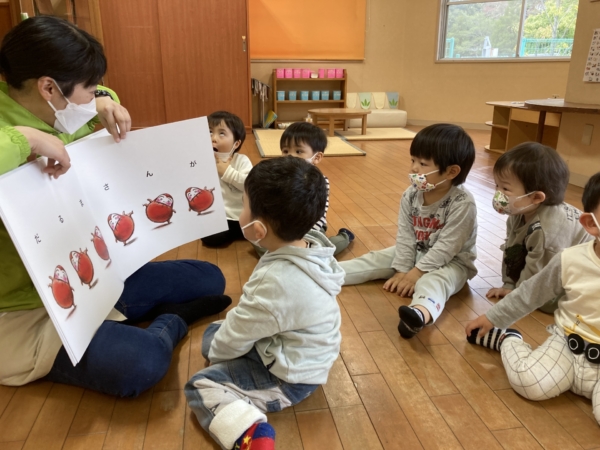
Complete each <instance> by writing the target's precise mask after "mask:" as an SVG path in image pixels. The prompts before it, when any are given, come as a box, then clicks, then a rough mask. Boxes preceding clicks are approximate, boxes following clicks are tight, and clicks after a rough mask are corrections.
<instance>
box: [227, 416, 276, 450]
mask: <svg viewBox="0 0 600 450" xmlns="http://www.w3.org/2000/svg"><path fill="white" fill-rule="evenodd" d="M274 449H275V430H274V429H273V427H272V426H271V425H269V424H268V423H267V422H261V423H255V424H254V425H252V426H251V427H250V428H248V429H247V430H246V432H245V433H244V434H242V436H241V437H240V438H239V439H238V440H237V441H235V445H234V446H233V450H274Z"/></svg>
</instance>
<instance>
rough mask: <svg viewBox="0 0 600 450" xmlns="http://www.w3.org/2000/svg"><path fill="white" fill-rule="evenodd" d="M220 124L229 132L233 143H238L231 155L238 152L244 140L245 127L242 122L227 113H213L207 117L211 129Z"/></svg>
mask: <svg viewBox="0 0 600 450" xmlns="http://www.w3.org/2000/svg"><path fill="white" fill-rule="evenodd" d="M221 122H223V123H224V124H225V126H226V127H227V128H229V130H231V133H232V134H233V139H234V142H235V141H240V146H239V147H238V148H236V149H235V152H233V153H237V152H239V151H240V149H241V148H242V144H243V143H244V141H245V140H246V127H245V126H244V122H242V119H240V118H239V117H238V116H236V115H235V114H233V113H230V112H228V111H215V112H214V113H212V114H211V115H210V116H208V125H209V126H211V127H218V126H219V125H221Z"/></svg>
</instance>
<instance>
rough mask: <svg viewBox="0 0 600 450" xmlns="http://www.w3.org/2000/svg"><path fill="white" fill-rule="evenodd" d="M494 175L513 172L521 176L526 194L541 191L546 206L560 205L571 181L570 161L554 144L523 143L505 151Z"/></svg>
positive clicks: (520, 179) (495, 168)
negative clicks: (558, 151)
mask: <svg viewBox="0 0 600 450" xmlns="http://www.w3.org/2000/svg"><path fill="white" fill-rule="evenodd" d="M494 174H495V175H500V176H502V175H503V174H512V175H514V176H515V177H517V178H518V179H519V181H520V182H521V183H522V184H523V187H524V188H525V193H526V194H529V193H531V192H535V191H541V192H543V193H544V194H545V195H546V199H545V200H544V202H543V203H542V204H543V205H548V206H553V205H560V204H561V203H562V202H563V201H564V199H565V191H566V190H567V185H568V184H569V168H568V167H567V163H566V162H565V161H564V159H562V158H561V157H560V155H559V154H558V153H557V152H556V150H554V149H553V148H551V147H548V146H546V145H542V144H540V143H537V142H524V143H522V144H519V145H517V146H516V147H513V148H512V149H510V150H509V151H507V152H506V153H504V154H502V156H500V158H498V160H497V161H496V164H494Z"/></svg>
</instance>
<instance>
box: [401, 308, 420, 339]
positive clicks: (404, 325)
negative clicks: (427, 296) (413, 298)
mask: <svg viewBox="0 0 600 450" xmlns="http://www.w3.org/2000/svg"><path fill="white" fill-rule="evenodd" d="M398 313H399V314H400V323H399V324H398V331H399V332H400V336H402V337H403V338H404V339H410V338H412V337H413V336H414V335H415V334H417V333H418V332H419V331H421V330H422V329H423V327H424V326H425V316H424V315H423V313H422V312H421V311H419V310H418V309H417V308H413V307H412V306H404V305H403V306H401V307H400V309H399V310H398Z"/></svg>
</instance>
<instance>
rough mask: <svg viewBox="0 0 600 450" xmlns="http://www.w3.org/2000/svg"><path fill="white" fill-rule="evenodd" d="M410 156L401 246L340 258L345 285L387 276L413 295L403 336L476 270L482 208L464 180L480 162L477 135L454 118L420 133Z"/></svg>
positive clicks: (426, 321)
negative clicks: (478, 219) (452, 120)
mask: <svg viewBox="0 0 600 450" xmlns="http://www.w3.org/2000/svg"><path fill="white" fill-rule="evenodd" d="M410 155H411V173H410V174H409V178H410V181H411V184H412V186H411V187H409V188H408V189H407V190H406V191H405V192H404V194H403V195H402V200H401V201H400V213H399V215H398V234H397V236H396V246H395V247H390V248H387V249H385V250H379V251H374V252H370V253H368V254H366V255H364V256H361V257H359V258H355V259H352V260H349V261H343V262H341V263H340V265H341V266H342V268H343V269H344V271H345V272H346V279H345V282H344V284H346V285H348V284H359V283H364V282H366V281H369V280H377V279H381V278H387V279H388V280H387V281H386V282H385V284H384V285H383V288H384V289H385V290H387V291H390V292H396V293H397V294H398V295H402V296H406V297H408V296H412V302H411V304H410V306H401V307H400V309H399V314H400V324H399V325H398V331H399V332H400V335H401V336H402V337H403V338H405V339H410V338H412V337H413V336H414V335H416V334H417V333H418V332H419V331H421V329H423V327H424V326H425V325H430V324H432V323H433V322H435V321H436V320H437V318H438V317H439V316H440V314H441V313H442V310H443V308H444V305H445V304H446V302H447V301H448V299H449V298H450V297H451V296H452V295H454V294H456V293H457V292H458V291H460V290H461V289H462V287H463V286H464V284H465V283H466V282H467V279H471V278H473V277H474V276H475V275H476V274H477V269H476V268H475V265H474V263H473V262H474V260H475V258H476V249H475V239H476V237H477V208H476V206H475V200H474V199H473V196H472V195H471V194H470V193H469V191H467V189H466V188H465V187H463V186H461V185H462V184H463V183H464V182H465V180H466V178H467V175H468V174H469V171H470V170H471V167H472V165H473V162H474V161H475V147H474V145H473V141H472V140H471V138H470V137H469V135H468V134H467V133H466V132H465V131H464V130H463V129H462V128H460V127H458V126H456V125H449V124H436V125H430V126H428V127H426V128H424V129H422V130H421V131H419V133H417V135H416V136H415V139H414V140H413V142H412V144H411V146H410Z"/></svg>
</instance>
